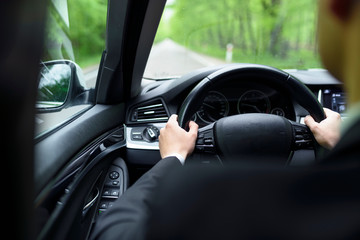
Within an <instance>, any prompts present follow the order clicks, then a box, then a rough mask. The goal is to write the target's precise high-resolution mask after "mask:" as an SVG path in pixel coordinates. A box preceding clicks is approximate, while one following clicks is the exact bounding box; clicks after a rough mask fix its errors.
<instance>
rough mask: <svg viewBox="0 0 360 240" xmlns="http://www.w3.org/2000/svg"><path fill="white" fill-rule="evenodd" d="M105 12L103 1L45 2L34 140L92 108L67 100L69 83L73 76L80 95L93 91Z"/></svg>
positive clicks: (90, 103) (99, 57) (103, 29)
mask: <svg viewBox="0 0 360 240" xmlns="http://www.w3.org/2000/svg"><path fill="white" fill-rule="evenodd" d="M106 12H107V1H106V0H96V1H88V0H71V1H67V0H51V1H49V4H48V14H47V21H46V29H45V39H44V40H45V44H44V45H45V48H44V51H43V57H42V60H41V62H40V64H39V67H40V76H39V87H38V89H39V91H38V99H37V104H36V108H37V109H38V113H37V114H36V117H35V124H36V136H39V135H42V134H44V133H46V132H47V131H49V130H51V129H54V128H55V127H57V126H59V125H61V124H62V123H64V122H65V121H67V120H69V119H71V118H72V117H73V116H75V115H77V114H78V113H79V112H82V111H84V110H86V109H87V108H89V106H91V105H92V102H91V101H79V100H78V99H79V98H75V97H74V98H70V95H69V94H70V93H69V91H70V90H71V87H72V86H70V85H71V84H70V83H71V82H72V81H73V82H72V84H74V80H71V78H72V77H74V76H72V75H75V76H76V78H77V80H76V83H77V84H79V86H80V87H81V89H82V90H84V93H85V92H87V94H88V95H89V94H90V93H89V91H90V90H91V89H94V88H95V86H96V79H97V73H98V65H99V63H100V59H101V55H102V52H103V50H104V49H105V34H106ZM62 61H64V62H62ZM83 95H84V94H83ZM80 97H82V98H85V97H83V96H80ZM65 103H66V104H65ZM39 109H40V110H39ZM44 109H45V110H44Z"/></svg>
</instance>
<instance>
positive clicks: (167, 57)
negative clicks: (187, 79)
mask: <svg viewBox="0 0 360 240" xmlns="http://www.w3.org/2000/svg"><path fill="white" fill-rule="evenodd" d="M224 58H225V49H224ZM224 63H226V62H225V60H220V59H217V58H213V57H209V56H206V55H203V54H199V53H196V52H194V51H191V50H189V49H187V48H185V47H184V46H181V45H179V44H177V43H176V42H174V41H172V40H170V39H165V40H164V41H162V42H160V43H157V44H155V45H154V46H153V48H152V49H151V52H150V56H149V60H148V64H147V66H146V69H145V73H144V77H147V78H166V77H169V76H182V75H184V74H186V73H189V72H192V71H194V70H196V69H199V68H203V67H209V66H215V65H220V64H224Z"/></svg>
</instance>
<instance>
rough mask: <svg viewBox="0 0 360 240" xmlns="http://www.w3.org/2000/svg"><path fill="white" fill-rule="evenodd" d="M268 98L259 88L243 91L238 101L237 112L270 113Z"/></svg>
mask: <svg viewBox="0 0 360 240" xmlns="http://www.w3.org/2000/svg"><path fill="white" fill-rule="evenodd" d="M270 107H271V106H270V100H269V98H268V97H267V96H266V95H265V93H263V92H261V91H259V90H250V91H247V92H245V93H244V94H243V95H241V97H240V98H239V101H238V105H237V108H238V112H239V113H270Z"/></svg>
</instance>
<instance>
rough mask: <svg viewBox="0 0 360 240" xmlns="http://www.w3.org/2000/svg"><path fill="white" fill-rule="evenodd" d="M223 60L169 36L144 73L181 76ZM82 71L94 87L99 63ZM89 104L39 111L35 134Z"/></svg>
mask: <svg viewBox="0 0 360 240" xmlns="http://www.w3.org/2000/svg"><path fill="white" fill-rule="evenodd" d="M224 55H225V51H224ZM224 63H225V61H224V60H219V59H216V58H213V57H209V56H206V55H203V54H199V53H196V52H194V51H191V50H189V49H187V48H185V47H183V46H181V45H179V44H177V43H175V42H174V41H172V40H170V39H165V40H164V41H162V42H160V43H157V44H155V45H154V46H153V48H152V50H151V53H150V56H149V60H148V64H147V66H146V69H145V73H144V76H145V77H148V78H164V77H165V78H166V77H169V76H181V75H183V74H186V73H189V72H191V71H194V70H196V69H199V68H203V67H209V66H215V65H219V64H224ZM83 73H84V78H85V84H86V87H87V88H95V85H96V78H97V74H98V65H94V66H91V67H88V68H86V69H83ZM87 107H89V105H80V106H75V107H70V108H67V109H63V110H62V111H60V112H54V113H42V114H37V115H36V116H35V125H36V135H37V134H39V133H42V132H45V131H47V130H49V129H52V128H54V127H56V126H59V125H61V124H62V123H63V122H64V121H66V120H68V119H70V118H71V117H72V116H73V115H74V114H75V113H77V112H79V111H81V110H83V109H85V108H87Z"/></svg>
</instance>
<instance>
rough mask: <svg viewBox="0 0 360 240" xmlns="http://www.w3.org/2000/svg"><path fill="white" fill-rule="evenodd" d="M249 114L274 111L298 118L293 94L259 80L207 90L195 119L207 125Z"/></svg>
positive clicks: (287, 116) (273, 112) (202, 124)
mask: <svg viewBox="0 0 360 240" xmlns="http://www.w3.org/2000/svg"><path fill="white" fill-rule="evenodd" d="M246 113H265V114H275V115H279V116H282V117H285V118H288V119H290V120H295V114H294V107H293V103H292V101H291V98H290V96H287V95H286V94H284V93H283V92H282V91H280V90H278V89H274V88H272V87H269V86H266V85H264V84H259V83H246V84H238V83H237V84H229V85H228V86H224V87H221V88H218V89H214V90H212V91H210V92H208V94H207V96H206V97H205V98H204V100H203V102H202V105H201V107H200V108H199V109H198V111H197V112H196V114H194V116H193V120H194V121H195V122H196V123H197V124H199V125H200V126H205V125H207V124H210V123H212V122H215V121H217V120H219V119H220V118H223V117H226V116H231V115H236V114H246Z"/></svg>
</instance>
